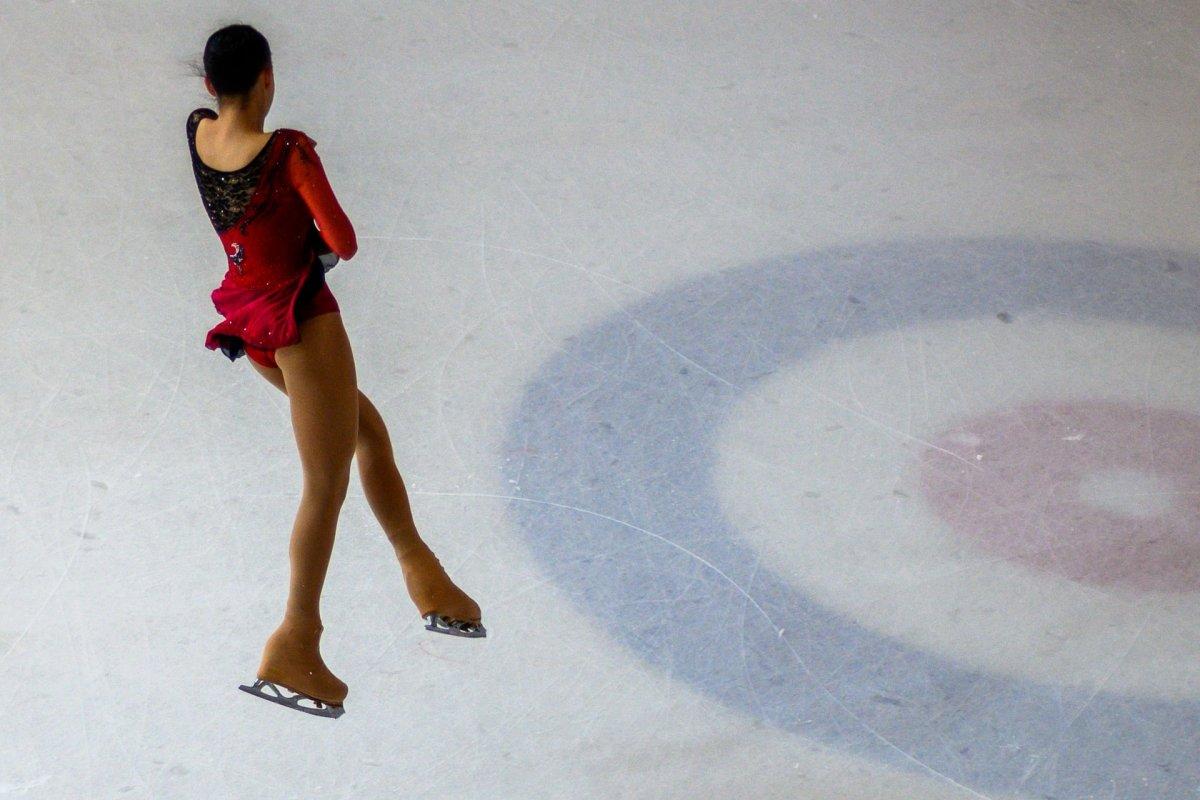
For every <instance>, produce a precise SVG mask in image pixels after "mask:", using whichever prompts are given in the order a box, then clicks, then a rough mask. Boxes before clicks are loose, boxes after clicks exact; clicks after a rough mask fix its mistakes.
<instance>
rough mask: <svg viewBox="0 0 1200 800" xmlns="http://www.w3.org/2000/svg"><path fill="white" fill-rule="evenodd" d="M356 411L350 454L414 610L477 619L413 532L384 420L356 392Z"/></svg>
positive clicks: (469, 603) (465, 598) (467, 599)
mask: <svg viewBox="0 0 1200 800" xmlns="http://www.w3.org/2000/svg"><path fill="white" fill-rule="evenodd" d="M358 414H359V418H358V419H359V422H358V445H357V448H356V450H355V457H356V458H357V460H358V474H359V478H360V479H361V481H362V485H363V493H364V494H365V495H366V496H367V502H368V503H369V504H370V506H371V510H372V511H373V512H374V513H375V518H376V519H377V520H379V524H380V526H381V527H382V528H383V530H384V533H386V534H387V537H388V541H390V542H391V545H392V549H393V550H394V551H395V552H396V558H397V559H399V561H400V566H401V569H402V570H403V571H404V581H405V584H406V586H407V587H408V591H409V594H410V595H411V596H412V599H413V602H414V603H416V605H417V610H418V612H419V613H420V614H421V616H425V615H426V614H429V613H431V612H437V613H438V614H442V615H444V616H447V617H450V618H453V619H457V620H464V621H468V622H479V621H480V619H481V616H480V610H479V605H478V604H477V603H476V602H475V601H474V600H472V599H471V598H470V597H469V596H467V594H466V593H465V592H463V591H462V590H461V589H459V588H458V587H457V586H455V585H454V583H453V582H452V581H451V580H450V578H449V576H447V575H446V572H445V570H444V569H443V568H442V565H441V563H440V562H439V561H438V559H437V557H436V556H435V555H434V554H433V551H432V550H430V549H429V547H428V546H427V545H426V544H425V542H424V541H422V539H421V536H420V534H418V533H417V526H416V524H415V523H414V522H413V517H412V508H411V507H410V506H409V503H408V492H407V491H406V490H405V488H404V479H403V478H401V477H400V470H399V469H397V467H396V459H395V456H394V454H393V452H392V443H391V439H390V437H389V436H388V431H387V425H385V424H384V421H383V417H382V416H381V415H380V414H379V411H378V410H377V409H376V408H375V405H374V404H373V403H372V402H371V401H370V400H369V399H368V398H367V396H366V395H364V394H363V393H362V392H361V391H360V392H359V395H358Z"/></svg>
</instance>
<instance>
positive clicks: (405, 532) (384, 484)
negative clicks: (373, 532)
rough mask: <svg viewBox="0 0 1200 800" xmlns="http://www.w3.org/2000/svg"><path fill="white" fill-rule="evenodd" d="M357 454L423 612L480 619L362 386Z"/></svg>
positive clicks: (276, 374)
mask: <svg viewBox="0 0 1200 800" xmlns="http://www.w3.org/2000/svg"><path fill="white" fill-rule="evenodd" d="M251 364H253V366H254V368H255V369H256V370H257V371H258V372H259V374H261V375H262V376H263V377H264V378H266V379H267V381H269V382H270V383H271V385H273V386H274V387H275V388H276V389H278V390H279V391H281V392H283V393H284V394H287V384H286V382H285V381H284V376H283V373H282V372H281V371H280V370H277V369H276V370H272V369H268V368H266V367H263V366H262V365H260V364H256V363H254V362H253V361H252V362H251ZM355 458H356V459H357V461H358V471H359V477H360V479H361V481H362V485H363V493H364V494H365V495H366V497H367V503H368V504H369V505H370V506H371V510H372V511H373V512H374V514H375V518H376V519H377V520H378V521H379V524H380V527H382V528H383V531H384V533H385V534H386V535H387V537H388V541H389V542H391V545H392V549H393V550H394V551H395V553H396V558H397V559H398V560H399V561H400V565H401V568H402V569H403V571H404V577H405V585H406V586H407V587H408V590H409V594H410V595H411V596H412V598H413V602H414V603H415V604H416V605H417V609H418V611H419V612H420V614H421V616H424V615H425V614H427V613H429V612H433V611H436V612H438V613H441V614H444V615H446V616H449V617H452V618H455V619H460V620H467V621H471V622H479V621H480V619H481V615H480V609H479V606H478V604H476V603H475V601H474V600H472V599H471V598H470V597H469V596H467V595H466V594H465V593H464V592H462V590H460V589H459V588H458V587H457V586H455V585H454V583H453V582H452V581H451V580H450V578H449V576H447V575H446V574H445V571H444V570H443V569H442V568H441V565H440V563H439V562H438V561H437V558H436V556H435V555H434V554H433V552H432V551H431V550H430V549H429V548H428V546H426V544H425V542H424V541H422V539H421V536H420V534H419V533H418V532H417V527H416V523H415V522H414V521H413V516H412V509H411V507H410V506H409V502H408V492H407V491H406V489H405V487H404V479H403V478H402V477H401V476H400V470H399V469H398V468H397V467H396V460H395V455H394V453H393V451H392V443H391V438H390V437H389V435H388V430H387V425H386V424H385V423H384V421H383V417H382V416H381V415H380V413H379V411H378V409H376V408H375V404H374V403H372V402H371V400H370V399H369V398H368V397H367V396H366V395H365V394H363V392H362V390H359V392H358V440H357V442H356V448H355Z"/></svg>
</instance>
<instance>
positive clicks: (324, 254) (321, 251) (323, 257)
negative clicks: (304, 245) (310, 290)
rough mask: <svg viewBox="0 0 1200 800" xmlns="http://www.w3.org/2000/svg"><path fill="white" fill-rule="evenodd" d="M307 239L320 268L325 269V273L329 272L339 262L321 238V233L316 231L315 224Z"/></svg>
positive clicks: (331, 249) (335, 254)
mask: <svg viewBox="0 0 1200 800" xmlns="http://www.w3.org/2000/svg"><path fill="white" fill-rule="evenodd" d="M308 239H309V242H310V243H311V244H312V247H313V250H315V251H316V253H317V258H319V259H320V261H321V266H322V267H324V268H325V271H326V272H329V270H331V269H333V268H334V267H335V266H337V263H338V262H339V261H341V259H340V258H338V255H337V253H335V252H333V248H331V247H330V246H329V245H328V244H326V243H325V238H324V237H323V236H321V232H320V231H319V230H317V226H316V224H315V223H314V224H313V226H312V228H311V229H310V230H309V232H308Z"/></svg>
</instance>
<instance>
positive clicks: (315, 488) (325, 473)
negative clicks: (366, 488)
mask: <svg viewBox="0 0 1200 800" xmlns="http://www.w3.org/2000/svg"><path fill="white" fill-rule="evenodd" d="M349 490H350V460H349V459H346V461H345V464H344V465H336V464H330V465H327V466H326V468H324V469H314V470H309V471H306V472H305V474H304V494H305V495H307V496H308V497H310V498H312V499H315V500H320V501H322V502H326V503H336V504H337V505H341V504H342V502H344V501H345V499H346V494H347V493H348V492H349Z"/></svg>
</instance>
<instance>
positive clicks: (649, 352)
mask: <svg viewBox="0 0 1200 800" xmlns="http://www.w3.org/2000/svg"><path fill="white" fill-rule="evenodd" d="M1198 276H1200V262H1197V260H1196V259H1195V258H1194V257H1193V256H1190V255H1182V254H1178V253H1166V252H1163V251H1156V250H1144V249H1134V248H1123V247H1115V246H1108V245H1104V244H1098V243H1087V242H1082V243H1060V242H1040V243H1039V242H1032V241H1025V240H1014V239H987V240H941V241H929V242H915V243H893V244H879V245H872V246H864V247H853V248H851V247H844V248H833V249H828V250H824V251H820V252H812V253H805V254H800V255H797V256H794V257H789V258H783V259H778V260H773V261H767V262H764V263H759V264H752V265H749V266H746V267H741V268H737V269H731V270H728V271H725V272H722V273H719V274H712V275H704V276H701V277H700V278H697V279H694V280H690V281H687V282H684V283H681V284H679V285H677V286H674V287H672V288H669V289H667V290H664V291H662V292H660V293H659V294H657V295H655V296H653V297H651V298H649V299H647V300H646V301H644V302H641V303H638V304H636V305H634V306H632V307H629V308H627V309H623V310H620V311H618V312H617V313H615V314H613V315H611V316H610V317H608V318H607V319H605V320H603V321H602V322H600V323H599V324H597V325H595V326H593V327H591V328H589V329H588V330H586V331H585V332H583V333H581V334H579V335H578V336H573V337H569V338H568V344H567V345H566V346H565V347H564V349H563V350H561V351H560V352H559V353H557V354H556V355H554V356H553V357H552V358H550V359H549V360H548V361H547V362H545V363H544V364H543V365H542V367H541V368H540V369H539V370H538V372H537V373H536V374H535V375H534V377H533V378H532V379H531V380H530V382H529V384H528V386H527V391H526V393H525V394H524V396H523V398H522V400H521V403H520V405H519V406H518V410H517V412H516V414H515V417H514V419H513V421H512V423H511V426H510V428H509V431H508V435H507V438H506V445H505V453H508V454H510V457H509V458H508V459H507V461H506V463H505V465H504V467H503V473H504V478H506V479H508V480H509V481H510V482H512V481H515V482H516V483H517V484H518V485H517V486H516V487H514V489H513V491H514V493H515V496H516V497H517V498H524V499H527V500H531V501H533V502H523V501H522V500H512V501H510V502H509V508H508V510H509V513H510V514H512V515H513V518H514V519H515V521H516V522H517V524H518V526H519V527H520V528H521V529H523V531H524V533H525V535H526V536H527V538H528V541H529V544H530V549H531V552H532V555H533V557H534V558H535V559H536V560H537V561H538V562H539V563H540V565H541V567H542V569H544V570H545V571H546V572H547V573H548V574H549V575H551V576H552V577H553V578H554V579H555V580H557V581H558V583H559V584H560V586H561V588H562V590H563V591H564V592H565V593H566V594H567V595H568V596H569V597H570V598H571V599H572V601H573V602H574V603H575V604H576V605H577V606H578V607H579V608H580V609H581V611H583V612H584V613H587V614H590V615H592V616H593V617H595V618H596V619H597V620H598V621H599V622H600V623H601V624H603V625H604V626H605V627H606V629H607V630H608V632H609V633H610V634H611V635H612V636H614V637H615V638H617V639H618V640H620V641H622V642H624V643H625V644H626V645H627V646H628V647H629V648H630V649H631V650H633V651H634V652H636V653H638V654H639V655H640V656H642V657H643V658H644V659H646V660H647V661H649V662H650V663H652V664H654V665H656V666H657V667H658V668H660V669H662V670H663V671H664V672H666V673H667V674H668V675H670V676H672V677H673V678H676V679H678V680H682V681H686V682H687V683H689V684H691V685H693V686H695V687H697V688H699V689H701V690H702V691H704V692H706V693H708V694H709V695H710V696H712V697H714V698H716V699H717V700H719V701H721V702H722V703H724V704H726V705H727V706H729V707H731V708H734V709H740V710H742V711H744V712H745V713H748V714H750V715H752V716H754V717H756V718H758V719H759V720H762V721H765V722H767V723H769V724H771V725H775V726H778V727H780V728H782V729H784V730H787V731H792V732H795V733H798V734H803V735H804V736H807V737H811V738H812V739H815V740H818V741H821V742H824V743H826V744H831V745H834V746H837V747H839V748H841V749H843V750H845V751H849V752H852V753H855V754H859V755H863V756H867V757H871V758H874V759H876V760H877V761H879V762H881V763H883V764H884V765H886V766H888V767H890V768H895V769H906V770H910V771H913V772H916V773H920V774H928V771H930V770H932V771H935V772H936V773H940V774H941V775H943V776H946V777H948V778H950V779H952V780H954V781H957V782H960V783H963V784H965V785H967V786H971V787H975V788H976V789H977V790H980V791H985V792H1013V793H1015V792H1018V791H1019V792H1024V793H1027V795H1028V796H1033V797H1055V798H1063V799H1065V798H1074V797H1078V798H1086V797H1092V796H1110V794H1111V793H1112V792H1113V791H1114V789H1115V791H1116V796H1118V797H1125V798H1147V800H1150V799H1151V798H1153V800H1162V799H1163V798H1168V797H1184V796H1186V797H1194V796H1195V795H1194V792H1195V787H1196V786H1197V785H1200V759H1197V758H1196V747H1197V741H1198V740H1197V736H1198V732H1200V713H1198V712H1200V705H1198V704H1197V703H1195V702H1190V701H1189V702H1169V701H1163V700H1156V699H1146V698H1137V697H1126V696H1123V695H1120V694H1113V693H1108V692H1100V693H1098V694H1096V695H1095V696H1092V695H1091V694H1090V693H1088V692H1082V691H1077V690H1068V689H1063V688H1060V687H1054V686H1046V685H1040V684H1037V683H1033V682H1029V681H1021V680H1012V679H1009V678H1006V677H996V676H992V675H989V674H987V673H984V672H981V671H978V670H973V669H970V668H967V667H964V666H962V665H959V664H956V663H954V662H952V661H951V660H948V659H946V658H943V657H939V656H937V655H933V654H930V653H928V652H924V651H922V650H917V649H914V648H913V647H912V646H910V645H908V644H906V643H904V642H901V641H898V640H896V639H893V638H890V637H887V636H884V635H881V634H879V633H876V632H873V631H870V630H867V629H866V628H863V627H861V626H859V625H858V624H856V623H854V622H852V621H851V620H849V619H847V618H845V617H843V616H841V615H840V614H838V613H836V612H834V611H832V610H830V609H828V608H826V607H824V606H823V605H822V604H821V603H820V602H818V601H817V600H816V599H814V598H813V597H812V596H810V595H808V594H807V593H805V592H804V590H803V588H802V587H797V586H793V585H792V584H790V583H789V582H788V581H787V580H786V579H785V578H784V577H782V576H780V575H777V574H776V573H775V572H773V571H772V569H771V565H769V564H763V563H761V562H760V560H759V557H758V555H757V553H756V552H755V550H754V548H753V547H752V546H751V545H750V544H748V543H747V542H746V541H745V540H744V539H742V537H741V536H740V535H739V534H738V531H737V530H736V529H735V528H734V527H733V526H732V525H731V524H730V523H729V522H728V521H727V520H726V519H725V517H724V516H723V514H722V512H721V509H720V505H719V502H718V491H717V488H716V487H715V486H714V485H713V483H712V466H713V460H714V455H715V454H714V447H715V436H716V435H717V432H718V431H719V430H720V428H721V425H722V422H723V420H724V419H725V417H726V416H727V414H728V413H729V411H730V409H731V407H732V405H733V404H734V403H735V402H737V401H738V400H739V398H740V397H741V396H742V394H743V393H745V392H749V391H752V390H753V388H754V386H755V384H756V382H757V381H758V380H759V379H761V378H762V377H764V376H766V375H769V374H771V373H772V372H774V371H775V370H777V369H779V368H780V367H781V366H783V365H785V364H788V363H789V362H794V361H796V360H798V359H801V358H803V357H805V355H807V354H808V353H810V352H811V351H812V350H813V348H815V347H818V346H820V345H823V344H825V343H828V342H832V341H837V340H843V339H849V338H854V337H859V336H864V335H870V334H873V333H877V332H880V331H886V330H889V329H892V328H897V327H900V326H903V325H908V324H913V323H917V322H927V321H937V320H948V319H981V318H990V319H995V315H996V314H997V313H999V312H1002V311H1004V312H1008V313H1010V314H1012V315H1013V316H1014V317H1016V316H1018V315H1020V314H1021V313H1022V312H1025V311H1028V310H1033V309H1043V310H1048V311H1051V312H1055V313H1059V314H1066V315H1075V316H1091V317H1100V318H1107V319H1111V320H1121V321H1129V322H1136V323H1152V324H1156V325H1163V326H1177V327H1180V328H1183V329H1186V330H1189V331H1195V330H1196V329H1197V328H1200V302H1198V300H1200V291H1198V288H1200V279H1198ZM981 324H983V323H981ZM996 324H997V325H1001V324H1003V323H1001V322H999V321H997V322H996ZM697 365H699V366H697ZM710 373H711V374H710ZM714 375H715V376H719V378H720V379H718V378H716V377H713V376H714ZM548 503H549V504H548ZM553 504H561V506H570V507H577V509H582V510H584V512H585V513H581V512H580V511H579V510H576V509H572V508H564V507H561V506H557V505H553ZM849 511H850V512H851V513H853V510H849ZM610 518H611V519H610ZM615 520H629V521H632V523H633V524H634V525H636V526H637V527H631V526H630V525H629V524H621V523H620V522H616V521H615ZM639 528H640V529H644V530H639ZM647 531H648V532H650V533H649V535H648V534H647ZM656 537H662V538H656ZM701 559H703V560H701ZM705 562H707V564H706V563H705ZM718 570H719V572H718ZM726 576H727V577H726ZM738 587H742V588H743V589H744V590H745V592H746V594H749V595H750V596H752V597H753V598H754V600H753V602H751V601H750V600H748V599H747V596H746V594H743V592H742V590H740V589H739V588H738ZM755 604H757V606H758V608H755ZM759 609H761V611H760V610H759ZM764 613H765V614H766V615H767V616H769V618H770V623H769V622H768V621H767V619H766V618H764V616H763V614H764ZM778 628H782V629H785V631H786V632H785V633H784V634H783V635H782V636H781V635H780V634H779V633H778V630H777V629H778Z"/></svg>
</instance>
